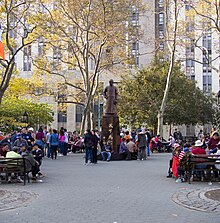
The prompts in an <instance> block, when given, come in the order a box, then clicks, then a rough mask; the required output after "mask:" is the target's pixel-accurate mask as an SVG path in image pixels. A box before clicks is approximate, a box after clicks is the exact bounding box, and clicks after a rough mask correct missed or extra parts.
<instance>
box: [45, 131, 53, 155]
mask: <svg viewBox="0 0 220 223" xmlns="http://www.w3.org/2000/svg"><path fill="white" fill-rule="evenodd" d="M52 132H53V131H52V129H51V128H49V132H48V133H47V135H46V148H47V158H50V155H51V151H50V135H51V134H52Z"/></svg>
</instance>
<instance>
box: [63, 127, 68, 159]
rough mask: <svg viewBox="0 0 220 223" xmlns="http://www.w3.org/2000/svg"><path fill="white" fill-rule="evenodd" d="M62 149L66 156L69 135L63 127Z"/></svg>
mask: <svg viewBox="0 0 220 223" xmlns="http://www.w3.org/2000/svg"><path fill="white" fill-rule="evenodd" d="M64 137H65V138H64V151H63V155H64V156H66V155H67V151H68V142H69V135H68V132H67V129H64Z"/></svg>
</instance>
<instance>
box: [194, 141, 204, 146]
mask: <svg viewBox="0 0 220 223" xmlns="http://www.w3.org/2000/svg"><path fill="white" fill-rule="evenodd" d="M202 145H203V142H201V140H196V141H195V146H196V147H199V146H202Z"/></svg>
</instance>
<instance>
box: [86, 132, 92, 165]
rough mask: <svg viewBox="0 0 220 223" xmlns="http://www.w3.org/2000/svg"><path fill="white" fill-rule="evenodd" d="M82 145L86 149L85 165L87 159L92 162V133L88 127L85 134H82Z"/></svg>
mask: <svg viewBox="0 0 220 223" xmlns="http://www.w3.org/2000/svg"><path fill="white" fill-rule="evenodd" d="M84 145H85V150H86V156H85V165H87V164H88V160H90V162H92V148H93V146H94V141H93V135H92V132H91V131H90V129H87V131H86V134H85V135H84Z"/></svg>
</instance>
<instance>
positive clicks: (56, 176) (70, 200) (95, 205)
mask: <svg viewBox="0 0 220 223" xmlns="http://www.w3.org/2000/svg"><path fill="white" fill-rule="evenodd" d="M169 158H170V154H153V156H151V157H150V158H149V159H148V160H146V161H114V162H109V163H107V162H99V163H98V164H97V165H93V166H84V165H82V164H83V158H82V155H81V154H74V155H69V156H68V157H58V160H45V161H44V163H43V169H42V170H43V172H44V173H45V174H46V177H45V178H44V179H43V183H30V184H28V185H27V186H25V187H24V186H22V185H20V184H14V185H8V184H3V185H0V189H3V190H4V189H5V190H10V191H14V192H15V191H18V190H26V191H28V192H31V193H35V194H38V196H37V198H36V199H33V200H32V201H31V202H30V203H28V204H26V205H25V206H24V207H20V208H16V209H14V210H9V211H2V212H0V222H1V223H15V222H17V223H21V222H22V223H47V222H48V223H49V222H50V223H61V222H62V223H114V222H117V223H148V222H149V223H151V222H155V223H172V222H175V223H176V222H178V223H182V222H184V223H187V222H188V223H191V222H215V223H218V222H220V220H219V214H217V213H214V212H211V213H205V212H200V211H194V210H189V209H186V208H184V207H183V206H180V205H177V204H176V203H174V202H173V201H172V199H171V198H172V196H173V194H175V193H177V192H179V191H182V190H183V189H188V190H197V189H201V188H204V187H207V183H193V184H191V185H189V184H187V183H182V184H181V183H175V181H174V179H170V178H166V175H167V168H168V161H169ZM216 186H217V184H215V183H214V184H213V187H216ZM211 187H212V186H211ZM211 187H210V188H211Z"/></svg>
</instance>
